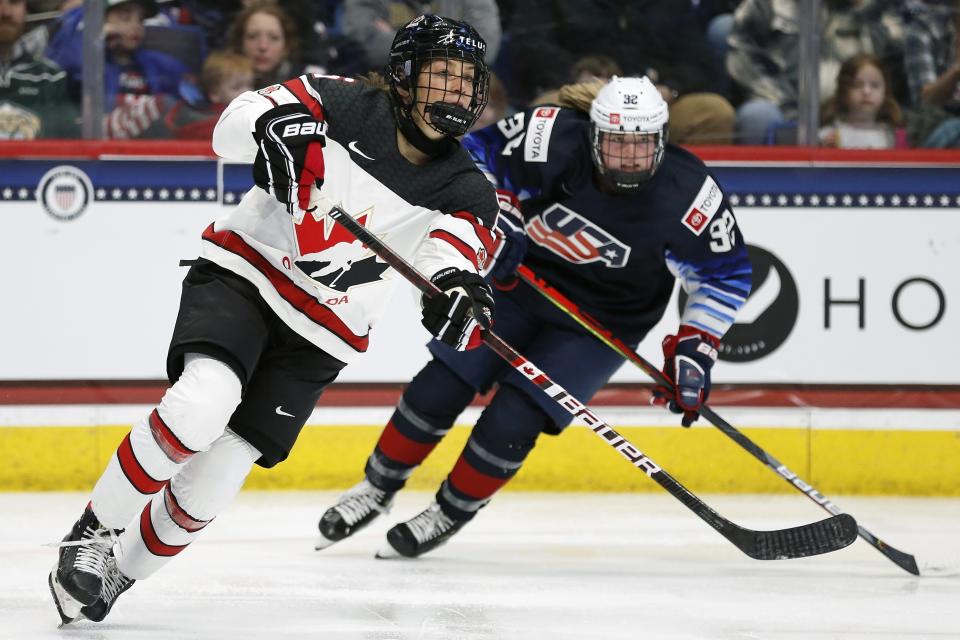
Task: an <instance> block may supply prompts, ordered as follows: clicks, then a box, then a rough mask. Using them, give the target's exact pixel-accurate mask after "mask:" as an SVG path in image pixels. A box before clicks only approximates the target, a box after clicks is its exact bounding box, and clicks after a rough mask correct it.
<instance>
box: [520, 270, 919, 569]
mask: <svg viewBox="0 0 960 640" xmlns="http://www.w3.org/2000/svg"><path fill="white" fill-rule="evenodd" d="M518 273H519V275H520V278H521V279H522V280H523V281H524V282H526V283H527V284H529V285H530V286H531V287H533V288H534V289H535V290H536V291H538V292H539V293H541V294H542V295H543V296H544V297H545V298H547V300H549V301H550V302H552V303H553V304H554V305H556V306H557V307H558V308H559V309H560V310H562V311H564V312H565V313H566V314H567V315H568V316H570V317H571V318H573V319H574V320H575V321H577V322H578V323H579V324H580V326H582V327H583V328H584V329H586V330H587V331H589V332H590V333H592V334H593V335H594V336H596V337H597V339H599V340H600V341H601V342H603V343H604V344H606V345H607V346H608V347H610V348H611V349H613V350H614V351H616V352H617V353H619V354H620V355H621V356H623V357H624V358H625V359H627V360H629V361H630V362H632V363H633V364H635V365H637V366H638V367H640V368H641V369H643V370H644V371H645V372H646V373H647V375H649V376H650V377H651V378H653V380H654V381H655V382H656V383H657V384H660V385H663V386H665V387H667V388H668V389H669V388H672V387H673V385H672V384H671V383H670V381H668V380H667V379H666V378H664V377H663V374H662V373H661V372H660V370H659V369H657V368H656V367H654V366H653V365H652V364H650V362H648V361H647V360H646V359H644V358H643V356H641V355H640V354H639V353H637V352H636V351H634V350H633V349H631V348H630V346H629V345H627V344H626V343H624V342H623V341H622V340H619V339H618V338H617V337H616V336H614V335H613V334H612V333H610V332H609V331H608V330H607V329H605V328H604V327H603V326H601V325H600V323H599V322H597V321H596V320H594V319H593V318H591V317H590V316H589V315H588V314H586V313H585V312H583V311H581V310H580V309H579V308H577V306H576V304H575V303H574V302H573V301H571V300H570V299H569V298H567V297H566V296H564V295H563V294H562V293H560V292H559V291H557V290H556V289H554V288H553V287H551V286H550V285H549V284H548V283H547V282H546V281H545V280H543V279H542V278H540V277H539V276H537V275H536V274H535V273H534V272H533V271H532V270H531V269H530V268H529V267H527V266H525V265H521V267H520V269H519V271H518ZM700 413H701V414H702V415H703V417H704V418H706V419H707V420H708V421H710V422H711V423H712V424H713V425H714V426H715V427H717V428H718V429H720V431H722V432H723V433H724V434H726V435H727V436H729V437H730V438H731V439H732V440H733V441H734V442H736V443H737V444H739V445H740V446H741V447H743V448H744V449H746V450H747V451H748V452H750V453H751V454H752V455H753V457H755V458H756V459H757V460H759V461H760V462H762V463H764V464H765V465H767V467H769V468H770V469H772V470H773V471H774V472H775V473H776V474H777V475H778V476H780V477H781V478H783V479H784V480H786V481H787V482H788V483H789V484H790V485H791V486H792V487H794V488H795V489H796V490H798V491H799V492H800V493H802V494H804V495H806V496H807V497H808V498H810V499H811V500H813V501H814V502H816V503H817V504H818V505H820V506H821V507H823V508H824V509H825V510H826V511H827V512H829V513H832V514H833V515H839V514H841V513H843V512H842V511H841V510H840V509H839V507H837V506H836V505H835V504H833V502H831V501H830V500H828V499H827V498H826V497H824V495H823V494H822V493H820V492H819V491H817V490H816V489H815V488H813V486H812V485H810V484H808V483H806V482H804V481H803V480H802V479H801V478H800V477H799V476H798V475H797V474H795V473H794V472H793V471H790V469H788V468H787V467H786V465H784V464H783V463H782V462H780V461H779V460H777V459H776V458H774V457H773V456H772V455H770V454H769V453H767V452H766V451H764V450H763V449H761V448H760V446H759V445H758V444H756V443H755V442H754V441H753V440H751V439H750V438H748V437H747V436H745V435H744V434H743V433H742V432H740V431H739V430H737V429H736V427H734V426H733V425H731V424H730V423H729V422H727V421H726V420H724V419H723V418H721V417H720V416H718V415H717V413H716V412H715V411H714V410H713V409H711V408H710V407H708V406H707V405H703V408H702V409H701V410H700ZM857 531H858V533H859V535H860V537H861V538H863V539H864V540H866V541H867V542H868V543H869V544H870V545H871V546H873V547H874V548H875V549H877V551H879V552H880V553H882V554H883V555H885V556H887V557H888V558H889V559H890V560H891V561H893V563H894V564H896V565H897V566H898V567H900V568H901V569H903V570H904V571H907V572H909V573H912V574H913V575H916V576H918V575H920V570H919V569H918V568H917V561H916V559H915V558H914V557H913V556H912V555H910V554H909V553H904V552H903V551H900V550H899V549H895V548H894V547H891V546H890V545H888V544H887V543H885V542H884V541H883V540H881V539H880V538H878V537H876V536H875V535H873V534H872V533H870V532H869V531H867V530H866V529H865V528H864V527H863V526H862V525H859V524H858V525H857Z"/></svg>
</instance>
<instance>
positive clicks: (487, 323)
mask: <svg viewBox="0 0 960 640" xmlns="http://www.w3.org/2000/svg"><path fill="white" fill-rule="evenodd" d="M430 281H431V282H432V283H433V284H435V285H437V287H438V288H439V289H440V291H441V292H442V293H436V294H433V295H431V296H426V295H424V296H423V298H422V301H421V303H422V305H423V319H422V320H421V322H422V323H423V326H424V327H426V328H427V331H429V332H430V333H431V334H432V335H433V336H434V337H435V338H437V339H438V340H440V341H441V342H443V343H445V344H448V345H450V346H451V347H453V348H454V349H456V350H457V351H468V350H470V349H476V348H477V347H479V346H480V343H481V341H482V333H481V332H482V331H483V330H485V329H489V328H490V327H491V325H493V292H492V291H491V290H490V285H489V284H487V282H486V281H485V280H484V279H483V278H481V277H480V276H479V275H477V274H476V273H473V272H472V271H466V270H462V269H455V268H453V267H450V268H447V269H442V270H441V271H439V272H438V273H437V274H436V275H434V276H433V277H432V278H430Z"/></svg>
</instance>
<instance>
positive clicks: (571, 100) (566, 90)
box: [557, 80, 606, 113]
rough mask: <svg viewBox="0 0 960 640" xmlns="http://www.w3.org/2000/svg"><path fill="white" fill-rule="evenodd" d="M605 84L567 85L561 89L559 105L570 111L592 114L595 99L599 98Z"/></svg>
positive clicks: (599, 81) (584, 83)
mask: <svg viewBox="0 0 960 640" xmlns="http://www.w3.org/2000/svg"><path fill="white" fill-rule="evenodd" d="M605 84H606V82H604V81H603V80H590V81H588V82H577V83H575V84H565V85H563V86H562V87H560V90H559V92H558V96H557V104H558V106H561V107H566V108H568V109H576V110H577V111H582V112H583V113H590V105H591V103H593V99H594V98H596V97H597V94H598V93H600V89H602V88H603V86H604V85H605Z"/></svg>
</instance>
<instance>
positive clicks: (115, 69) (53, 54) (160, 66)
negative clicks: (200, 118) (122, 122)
mask: <svg viewBox="0 0 960 640" xmlns="http://www.w3.org/2000/svg"><path fill="white" fill-rule="evenodd" d="M106 1H107V10H106V14H105V16H104V26H103V37H104V39H105V50H106V51H105V60H104V88H105V94H106V95H105V101H104V107H105V108H106V109H107V110H108V111H109V110H112V109H113V108H114V107H115V106H117V105H119V104H121V103H122V102H123V101H124V100H125V98H124V96H144V95H168V96H173V97H175V96H177V95H178V94H179V92H180V83H181V82H182V81H183V80H188V79H189V74H188V70H187V67H186V65H184V63H182V62H181V61H179V60H177V59H176V58H174V57H173V56H170V55H167V54H165V53H161V52H159V51H151V50H149V49H144V48H143V47H142V46H141V45H142V44H143V38H144V27H143V21H144V19H146V18H148V17H151V16H153V15H155V14H156V13H157V6H156V3H155V2H154V1H153V0H106ZM47 55H48V56H49V57H50V58H51V59H52V60H54V61H55V62H57V63H58V64H59V65H60V66H61V67H63V69H64V70H65V71H66V72H67V77H68V79H69V85H70V92H71V95H72V96H73V97H74V99H75V100H77V101H79V98H80V93H81V88H82V84H81V73H82V70H83V7H82V6H78V7H74V8H73V9H70V10H69V11H67V12H65V13H64V14H63V16H62V17H61V21H60V26H59V28H58V29H57V31H56V33H55V34H54V35H53V37H52V38H51V39H50V44H49V46H48V47H47Z"/></svg>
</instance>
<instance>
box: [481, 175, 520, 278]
mask: <svg viewBox="0 0 960 640" xmlns="http://www.w3.org/2000/svg"><path fill="white" fill-rule="evenodd" d="M497 199H498V200H499V201H500V214H499V215H498V216H497V230H496V234H497V239H498V241H499V242H498V243H497V246H496V248H495V249H494V251H493V266H492V267H491V268H490V273H489V275H490V278H491V280H492V281H493V286H495V287H496V288H498V289H500V290H502V291H508V290H510V289H513V288H514V287H516V286H517V283H518V282H519V281H520V279H519V278H518V277H517V268H518V267H519V266H520V264H521V263H522V262H523V259H524V257H526V255H527V232H526V229H525V228H524V224H523V216H522V215H521V213H520V202H519V201H518V200H517V197H516V196H515V195H513V194H512V193H510V192H509V191H504V190H502V189H497Z"/></svg>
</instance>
